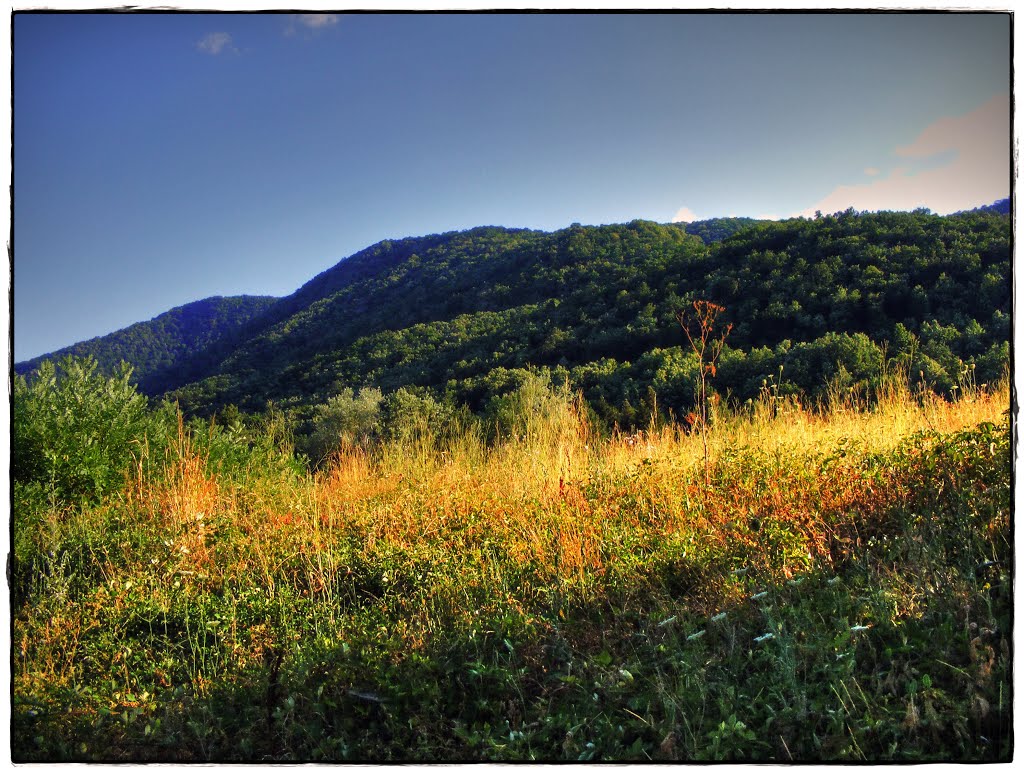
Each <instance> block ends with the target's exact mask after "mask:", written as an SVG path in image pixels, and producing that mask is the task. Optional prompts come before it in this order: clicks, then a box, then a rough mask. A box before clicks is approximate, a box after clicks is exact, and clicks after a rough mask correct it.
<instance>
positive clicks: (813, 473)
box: [9, 367, 1013, 763]
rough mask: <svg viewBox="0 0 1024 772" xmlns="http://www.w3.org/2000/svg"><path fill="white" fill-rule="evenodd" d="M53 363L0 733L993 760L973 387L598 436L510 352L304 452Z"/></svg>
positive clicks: (17, 433)
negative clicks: (490, 388)
mask: <svg viewBox="0 0 1024 772" xmlns="http://www.w3.org/2000/svg"><path fill="white" fill-rule="evenodd" d="M65 376H66V377H64V378H62V379H60V380H51V379H40V380H38V381H36V382H34V383H31V384H27V383H25V382H24V381H17V382H16V385H15V404H14V411H13V418H14V438H15V442H14V448H15V465H14V468H13V496H14V507H13V524H12V525H13V530H12V534H13V539H12V542H13V544H12V548H13V555H12V559H11V565H10V569H9V575H10V591H11V608H12V615H13V618H12V632H11V641H12V723H11V748H12V754H13V757H14V759H15V760H16V761H23V762H27V761H58V760H62V761H69V760H80V761H88V760H105V761H116V762H127V761H132V762H139V761H195V762H201V761H214V762H227V761H258V762H264V763H266V762H294V761H340V760H349V761H370V762H395V761H455V760H459V761H477V760H487V761H511V760H536V761H556V760H569V761H591V760H592V761H638V762H643V761H648V760H664V761H684V762H700V761H714V760H729V761H736V760H743V761H774V762H784V763H785V762H790V761H874V762H878V761H899V762H907V761H911V762H921V761H953V760H956V761H969V760H978V761H996V760H999V761H1008V760H1009V759H1010V758H1011V755H1012V729H1011V727H1012V706H1011V701H1010V694H1011V680H1010V678H1011V677H1010V672H1011V655H1010V648H1011V642H1010V631H1011V629H1012V624H1013V620H1012V596H1011V578H1010V565H1011V561H1012V546H1011V544H1012V542H1011V530H1010V513H1011V473H1010V463H1011V456H1010V427H1009V426H1008V422H1007V413H1008V411H1007V407H1008V405H1009V391H1008V390H1009V387H1008V384H1007V383H1006V382H1005V381H1003V382H1002V383H998V384H996V385H994V386H990V387H987V388H974V387H971V388H967V389H965V390H963V391H958V393H957V397H956V399H955V400H954V401H947V400H944V399H941V398H939V397H936V396H934V395H933V394H931V393H929V392H925V391H919V390H916V389H913V388H911V387H910V386H908V384H907V382H906V381H900V380H898V379H895V378H890V379H889V380H888V381H886V383H885V384H884V385H883V387H882V388H880V390H879V394H878V398H877V399H876V401H875V402H874V405H873V407H872V408H871V409H870V410H865V409H863V407H864V406H863V405H862V404H860V403H858V402H857V400H856V399H854V398H853V397H850V396H849V395H846V396H843V395H837V397H836V399H834V400H833V401H832V403H831V404H830V406H829V407H828V408H827V409H824V408H819V409H812V408H811V407H810V406H809V405H806V404H801V403H800V402H799V401H797V400H796V399H794V398H792V397H789V398H787V397H784V396H780V395H778V394H777V393H774V392H773V391H771V390H768V389H766V390H765V391H764V392H762V394H761V395H760V396H759V398H758V399H757V400H756V401H754V402H752V403H751V404H749V405H747V406H746V407H744V408H742V409H740V410H737V411H735V412H729V411H721V412H719V414H718V416H717V420H716V422H715V423H714V425H713V427H711V428H710V429H709V432H708V433H707V434H706V435H703V436H701V435H700V433H699V432H698V433H693V434H688V433H686V432H684V431H683V430H682V429H681V428H680V427H678V426H675V425H670V426H651V427H650V428H649V429H647V430H642V431H638V432H636V433H633V434H624V433H618V434H613V435H611V436H606V437H603V438H602V436H601V434H600V432H598V431H596V429H595V427H594V426H593V424H592V423H591V422H590V421H589V419H588V417H587V416H588V411H587V410H586V409H584V406H583V404H582V403H581V401H580V400H579V398H578V397H577V396H575V395H573V394H572V392H570V391H567V390H565V389H562V388H557V387H552V386H551V385H550V384H548V383H545V382H544V380H543V379H542V378H534V379H532V380H529V381H528V382H526V383H524V384H522V385H521V386H519V387H518V388H517V389H516V390H514V391H513V392H511V393H510V395H509V397H508V398H507V399H506V401H505V403H504V409H505V410H506V412H507V414H508V415H507V421H508V423H509V425H513V426H515V427H517V430H516V431H515V432H514V433H512V434H510V435H508V436H506V437H504V438H502V437H498V438H496V439H494V440H491V441H488V440H487V438H486V431H485V426H483V425H482V424H479V423H475V422H474V421H473V420H471V416H467V415H463V417H462V418H461V419H458V420H453V421H447V422H436V421H431V420H423V421H420V422H418V423H413V424H409V425H408V426H407V428H408V431H406V432H405V433H404V434H402V435H400V436H395V437H393V438H392V439H390V440H386V441H380V442H377V443H372V444H366V445H359V444H349V445H348V446H347V447H346V449H345V450H343V451H340V452H339V453H337V454H336V455H335V456H333V457H332V458H331V459H330V460H329V462H328V463H326V464H325V465H324V466H323V467H322V468H321V469H320V470H319V471H317V472H314V473H310V472H309V471H308V470H307V469H306V468H305V467H304V466H303V465H301V464H299V463H297V462H296V460H295V458H294V456H293V455H292V452H291V447H290V443H289V439H288V437H287V434H286V433H284V432H283V424H282V422H281V420H280V416H277V417H274V416H268V417H267V418H265V419H264V420H263V422H262V423H260V424H255V423H250V424H249V425H243V424H241V423H239V422H235V423H232V424H230V425H227V426H224V425H223V424H222V423H219V422H214V423H209V422H207V423H203V422H198V421H196V422H182V420H181V417H180V415H178V414H176V413H175V412H174V411H173V410H172V409H170V410H169V409H168V408H167V407H162V408H159V409H157V410H155V411H154V410H150V409H147V408H146V407H145V404H144V403H142V402H140V400H139V398H138V395H136V394H135V393H134V390H133V389H132V388H131V385H130V384H128V383H127V381H126V380H124V379H123V378H121V379H114V380H113V381H109V380H107V379H104V378H101V377H99V376H98V375H96V373H95V372H94V371H92V370H90V369H89V368H88V367H84V368H83V367H77V368H71V369H70V370H69V371H68V372H67V373H65ZM69 400H74V401H75V404H77V405H78V406H79V407H78V409H77V410H75V411H72V412H68V413H65V412H62V411H60V410H59V409H56V408H57V406H59V405H62V404H67V403H68V401H69ZM704 440H706V445H705V442H704Z"/></svg>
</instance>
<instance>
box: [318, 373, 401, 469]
mask: <svg viewBox="0 0 1024 772" xmlns="http://www.w3.org/2000/svg"><path fill="white" fill-rule="evenodd" d="M383 400H384V395H383V394H381V391H380V389H378V388H365V389H360V390H359V393H358V394H354V393H353V391H352V389H345V390H343V391H342V392H341V393H340V394H337V395H335V396H333V397H331V398H330V399H329V400H328V401H327V402H325V403H324V404H322V405H317V407H316V410H315V411H314V415H313V434H312V435H311V436H310V437H309V438H308V439H307V440H306V442H305V451H306V455H308V456H309V457H310V459H311V460H312V461H313V462H314V464H321V463H323V461H324V460H325V459H326V458H327V457H328V456H330V455H331V454H332V453H334V452H336V451H337V450H339V449H341V448H343V447H345V446H351V445H357V444H360V443H365V442H367V441H368V440H370V439H371V438H373V437H374V436H376V434H377V432H378V431H379V429H380V406H381V402H383Z"/></svg>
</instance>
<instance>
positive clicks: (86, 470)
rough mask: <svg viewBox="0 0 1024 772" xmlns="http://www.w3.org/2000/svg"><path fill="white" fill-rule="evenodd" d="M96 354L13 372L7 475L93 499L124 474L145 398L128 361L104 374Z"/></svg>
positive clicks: (143, 421) (138, 439)
mask: <svg viewBox="0 0 1024 772" xmlns="http://www.w3.org/2000/svg"><path fill="white" fill-rule="evenodd" d="M96 367H97V364H96V360H95V359H93V358H92V357H87V358H85V359H79V358H75V357H66V358H65V359H63V360H61V361H60V362H59V363H58V364H57V365H54V364H53V363H52V362H51V361H45V362H43V363H42V364H40V366H39V369H38V371H37V372H36V373H35V374H34V375H33V376H31V378H30V379H26V378H25V377H22V376H17V377H16V378H15V379H14V393H13V409H12V416H11V423H12V427H11V456H12V458H11V478H12V480H13V482H14V483H15V484H16V485H19V484H20V485H22V486H31V485H33V484H36V485H41V486H43V487H44V488H47V489H48V492H49V494H50V495H51V496H53V497H55V498H56V499H58V500H61V501H64V502H74V501H79V500H83V499H85V500H92V501H97V500H99V498H100V497H101V496H102V495H104V494H105V493H108V492H109V491H110V490H111V489H113V488H115V487H116V486H117V485H119V484H120V483H121V482H122V481H123V479H124V473H125V471H126V470H127V469H128V467H129V464H130V463H131V462H132V459H133V458H134V457H136V456H137V454H138V452H139V450H140V448H141V443H142V442H143V441H144V438H145V435H146V432H147V428H148V427H149V423H150V420H149V413H148V411H147V409H146V398H145V397H144V396H142V395H141V394H139V393H138V392H137V391H136V390H135V386H134V385H132V383H131V373H132V370H131V367H130V366H128V365H127V364H125V363H122V364H121V366H120V367H119V368H118V369H117V370H116V371H115V373H114V374H113V375H112V376H111V377H109V378H107V377H105V376H103V375H100V374H98V373H97V372H96Z"/></svg>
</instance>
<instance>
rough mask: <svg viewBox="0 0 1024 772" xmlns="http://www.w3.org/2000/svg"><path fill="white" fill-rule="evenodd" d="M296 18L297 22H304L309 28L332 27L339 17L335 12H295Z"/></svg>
mask: <svg viewBox="0 0 1024 772" xmlns="http://www.w3.org/2000/svg"><path fill="white" fill-rule="evenodd" d="M296 18H297V20H298V22H299V24H304V25H305V26H307V27H309V28H310V29H322V28H323V27H333V26H334V25H335V24H337V23H338V19H339V18H341V17H340V16H339V15H338V14H336V13H299V14H296Z"/></svg>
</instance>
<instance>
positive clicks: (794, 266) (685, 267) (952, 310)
mask: <svg viewBox="0 0 1024 772" xmlns="http://www.w3.org/2000/svg"><path fill="white" fill-rule="evenodd" d="M997 204H998V202H997ZM993 206H995V205H993ZM1009 270H1010V264H1009V226H1008V218H1007V217H1006V216H1005V215H1002V214H1000V213H999V212H998V211H997V210H995V209H993V208H992V207H987V208H980V209H979V210H975V211H972V212H965V213H957V214H955V215H948V216H940V215H933V214H930V213H927V212H924V211H918V212H905V213H899V212H896V213H894V212H882V213H857V212H854V211H853V210H848V211H847V212H839V213H835V214H833V215H827V216H824V217H821V218H816V219H813V220H810V219H804V218H796V219H791V220H786V221H781V222H773V221H758V220H751V219H749V218H716V219H714V220H708V221H700V222H698V223H673V224H658V223H653V222H649V221H643V220H635V221H633V222H630V223H624V224H617V225H603V226H581V225H578V224H573V225H571V226H569V227H567V228H563V229H561V230H557V231H552V232H546V231H538V230H530V229H523V228H504V227H501V226H481V227H478V228H473V229H469V230H466V231H450V232H447V233H442V234H429V235H425V236H415V237H407V238H403V239H395V240H384V241H381V242H378V243H377V244H374V245H371V246H369V247H367V248H365V249H363V250H360V251H359V252H357V253H355V254H353V255H352V256H350V257H348V258H345V259H343V260H341V261H339V262H338V263H336V264H335V265H334V266H332V267H331V268H328V269H326V270H325V271H322V272H321V273H319V274H318V275H317V276H315V277H313V278H312V279H310V280H309V281H308V282H306V283H304V284H303V285H302V286H301V287H299V288H298V289H297V290H296V291H295V292H294V293H292V294H291V295H289V296H286V297H284V298H280V299H277V300H274V301H273V302H271V303H268V304H267V305H266V307H265V308H263V309H262V310H261V312H260V313H256V314H252V315H251V316H250V317H249V318H247V319H246V320H245V321H244V323H242V324H239V325H237V326H235V327H233V328H232V329H231V332H230V334H229V335H219V336H215V337H214V338H213V339H212V340H210V341H208V343H207V345H205V346H204V347H202V348H200V349H199V350H197V351H194V352H185V353H184V354H182V356H180V357H179V358H178V359H176V360H175V361H174V362H172V363H171V364H170V365H167V366H164V367H162V368H160V369H158V370H152V371H150V372H148V373H144V376H145V377H143V378H140V380H139V384H140V389H141V390H143V391H144V392H145V393H147V394H149V395H150V396H154V397H159V396H168V397H170V398H172V399H176V400H178V401H179V403H180V404H181V405H182V407H183V408H184V409H185V410H186V411H187V412H194V413H198V414H210V413H211V412H214V411H216V410H219V409H220V408H222V407H224V406H226V405H229V404H235V405H237V406H239V407H241V408H242V409H244V410H247V411H250V412H252V411H260V410H262V409H264V408H265V407H266V404H267V402H268V401H273V402H274V403H275V404H278V405H280V406H283V407H284V408H286V409H294V410H296V411H298V413H299V414H307V415H308V412H309V410H310V409H311V408H312V407H313V406H315V405H317V404H320V403H322V402H324V401H325V400H326V399H328V398H330V396H332V395H333V394H336V393H339V392H340V391H342V390H344V389H346V388H359V387H363V386H377V387H380V388H382V389H384V390H385V391H393V390H396V389H400V388H411V389H427V390H428V391H431V392H433V393H434V394H436V395H438V396H443V397H445V398H448V399H451V400H454V401H458V402H464V403H466V404H468V405H470V407H471V408H473V409H482V408H483V407H484V406H485V404H486V402H487V399H489V398H490V397H491V396H494V395H495V394H498V393H501V392H502V390H504V389H507V388H510V387H511V386H510V385H512V386H514V383H515V382H516V381H517V379H521V377H522V375H521V374H522V373H523V372H526V371H527V370H530V369H536V368H540V369H541V370H546V371H548V372H551V373H556V372H557V373H559V374H560V375H559V377H564V378H566V379H568V380H569V381H570V382H571V383H572V384H573V385H574V386H575V387H577V388H580V389H582V390H583V392H584V394H585V396H586V397H587V399H588V401H589V402H590V403H591V404H592V405H596V406H597V408H596V409H597V410H598V413H599V414H600V415H601V416H602V417H603V418H605V419H606V420H609V421H616V422H619V423H623V424H626V423H629V421H630V420H632V419H630V416H631V415H633V414H634V413H635V412H636V410H637V409H638V406H639V405H641V404H642V403H643V404H646V403H647V402H651V400H652V399H654V397H652V396H651V394H657V397H656V399H657V400H658V404H659V405H661V406H662V407H663V408H665V409H672V410H673V411H676V412H677V414H678V411H681V410H684V409H686V407H687V404H688V400H691V399H692V393H691V392H692V388H690V387H688V386H687V383H688V382H689V380H692V377H693V372H694V370H693V368H694V367H695V363H694V361H693V360H692V353H688V352H687V350H685V349H684V348H682V345H681V344H682V343H683V342H684V341H683V339H682V334H681V331H680V330H679V328H678V324H677V323H676V321H675V313H676V311H678V310H681V309H685V308H686V307H687V305H688V304H689V303H690V302H691V301H692V300H694V299H697V298H706V299H709V300H712V301H714V302H716V303H720V304H721V305H723V306H725V307H726V309H727V312H726V315H727V317H728V321H730V322H732V323H734V325H735V326H734V329H733V332H732V335H731V337H730V339H729V341H728V346H727V350H726V353H725V356H724V357H723V361H722V363H721V366H720V368H719V369H720V371H721V375H720V377H719V379H718V380H719V383H720V385H721V387H722V388H724V389H725V390H726V391H729V392H731V393H732V395H733V397H734V398H749V397H751V396H752V395H756V393H757V391H758V385H759V384H760V383H761V381H762V380H764V378H765V377H766V376H767V375H768V374H770V373H772V372H776V371H777V370H778V368H779V366H780V365H782V364H785V366H786V371H787V373H793V375H792V376H788V377H787V383H786V384H784V388H785V389H789V390H791V391H799V392H804V393H808V394H814V393H820V392H821V390H822V389H823V388H824V387H825V386H826V385H827V383H830V382H832V381H834V380H835V379H836V378H840V379H847V380H850V382H851V383H852V384H853V385H857V384H861V386H862V387H865V388H866V387H868V386H869V385H870V384H871V383H873V382H875V380H877V378H878V374H877V371H878V367H879V365H878V362H879V360H880V359H881V360H882V362H883V365H884V356H883V354H882V352H884V351H885V349H886V347H888V349H889V355H896V356H897V357H904V358H905V359H906V362H905V365H906V366H907V367H908V368H909V367H912V368H914V369H915V371H916V370H920V371H921V372H922V373H924V372H926V371H927V373H928V377H929V378H931V379H932V380H933V381H934V382H935V383H936V384H937V385H938V387H939V388H940V389H950V388H952V387H953V386H955V385H956V382H957V378H958V377H959V375H958V373H959V368H960V364H959V363H962V362H965V361H968V362H977V363H979V366H980V367H981V370H980V372H981V373H982V374H984V376H985V377H986V378H992V377H994V375H993V373H995V372H996V371H997V370H998V368H999V367H1000V366H1001V362H1002V361H1003V359H1005V358H1006V356H1004V354H1003V353H1002V352H1003V349H1004V348H1005V346H1006V345H1008V339H1009V297H1010V294H1009ZM723 318H725V317H723ZM1007 356H1008V355H1007ZM900 361H902V360H900ZM922 377H923V376H922ZM873 379H874V380H873ZM645 400H646V402H645Z"/></svg>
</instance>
